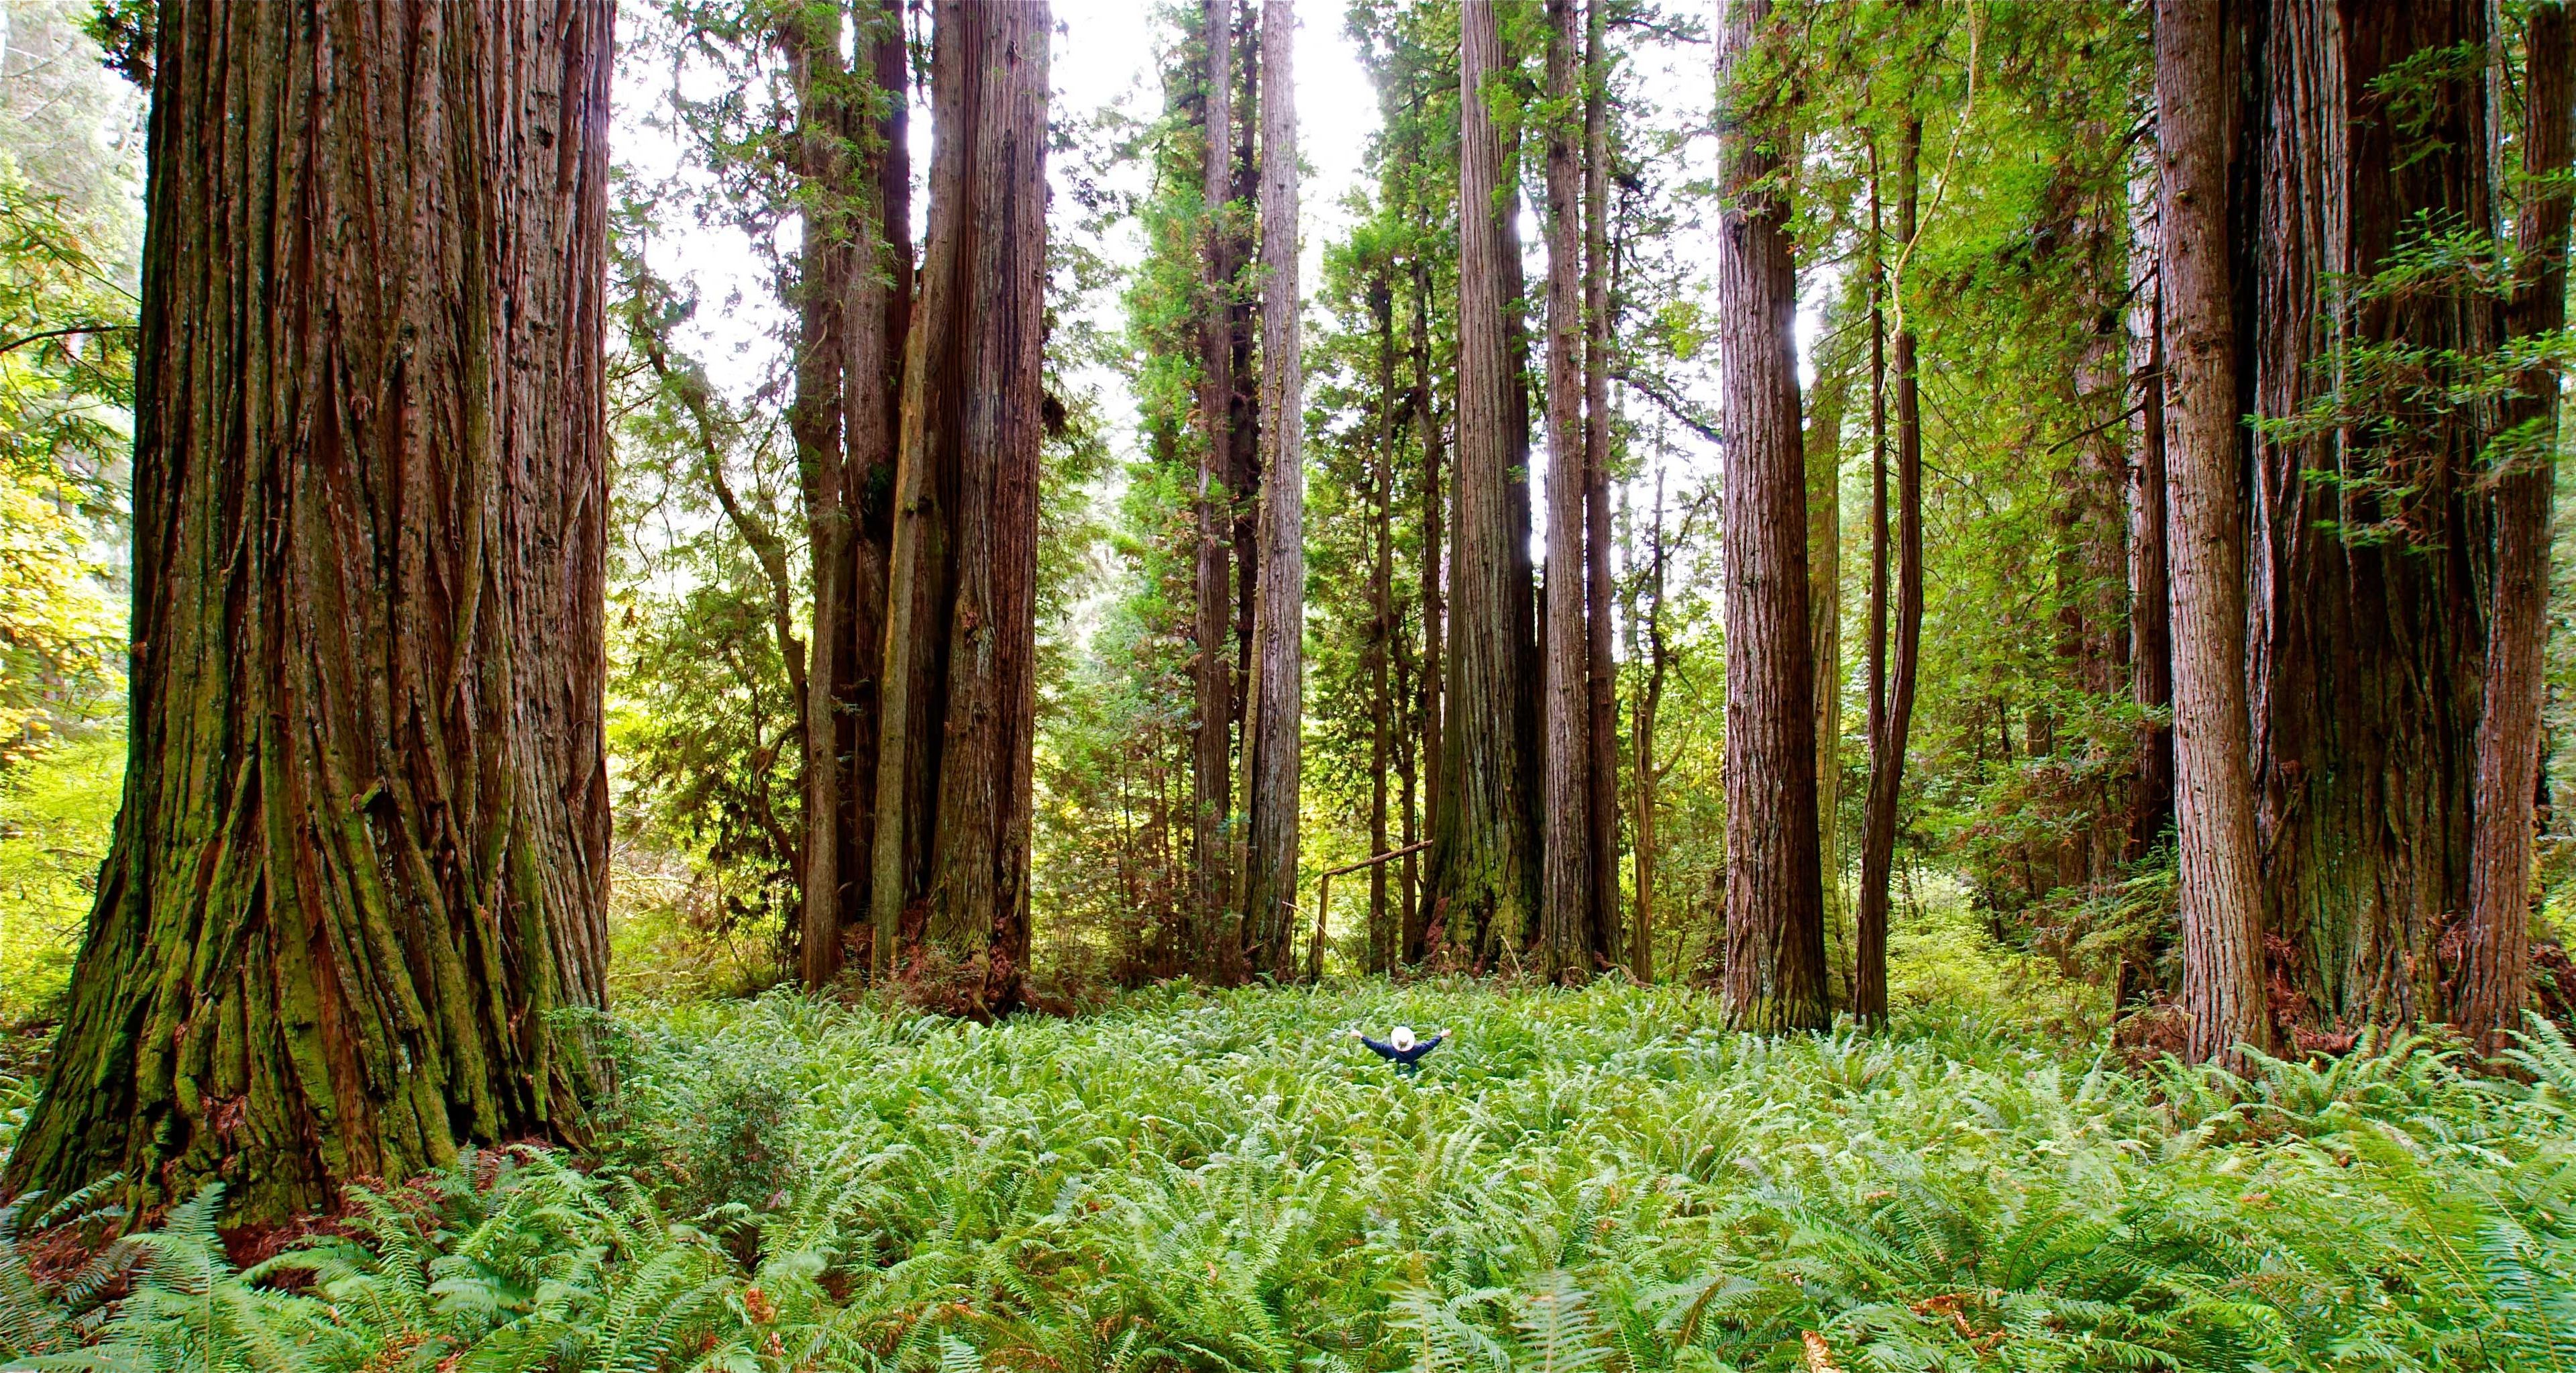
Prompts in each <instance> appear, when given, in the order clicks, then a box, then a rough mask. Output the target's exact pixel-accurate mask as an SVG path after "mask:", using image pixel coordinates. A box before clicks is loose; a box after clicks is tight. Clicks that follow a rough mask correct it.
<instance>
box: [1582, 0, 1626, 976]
mask: <svg viewBox="0 0 2576 1373" xmlns="http://www.w3.org/2000/svg"><path fill="white" fill-rule="evenodd" d="M1583 14H1584V56H1583V69H1584V98H1583V322H1584V343H1583V552H1584V579H1583V581H1584V628H1585V640H1586V645H1585V648H1586V652H1585V657H1586V659H1587V660H1588V662H1587V667H1588V669H1589V673H1588V676H1589V681H1588V683H1587V688H1588V690H1587V702H1586V704H1587V706H1588V710H1587V714H1588V715H1589V717H1590V719H1589V724H1590V731H1589V732H1590V735H1591V755H1592V757H1591V762H1590V764H1589V766H1588V767H1587V768H1586V775H1587V777H1588V779H1589V781H1590V782H1591V785H1592V795H1591V801H1590V809H1589V811H1588V813H1587V815H1586V819H1587V820H1588V821H1589V822H1590V830H1591V834H1590V840H1591V843H1590V847H1591V857H1592V910H1591V918H1592V928H1591V929H1590V931H1589V932H1588V933H1587V936H1586V943H1587V944H1588V945H1589V947H1590V950H1591V953H1592V957H1593V958H1594V959H1595V960H1596V961H1598V962H1601V963H1604V964H1608V963H1616V962H1617V961H1619V959H1620V958H1622V957H1623V956H1624V955H1625V940H1624V939H1623V937H1622V934H1623V930H1622V927H1621V925H1620V921H1619V678H1618V671H1619V666H1618V663H1617V662H1616V661H1615V660H1614V659H1613V658H1612V656H1611V652H1610V603H1611V598H1612V597H1613V596H1615V595H1617V594H1618V588H1617V586H1616V585H1615V584H1614V583H1613V582H1612V580H1611V577H1610V347H1611V342H1610V335H1611V329H1610V111H1609V105H1610V92H1609V81H1610V72H1609V65H1608V58H1607V56H1606V55H1605V53H1604V51H1603V43H1604V39H1603V30H1604V29H1605V28H1606V26H1607V25H1606V21H1605V17H1604V13H1603V0H1588V3H1586V4H1585V5H1584V7H1583Z"/></svg>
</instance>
